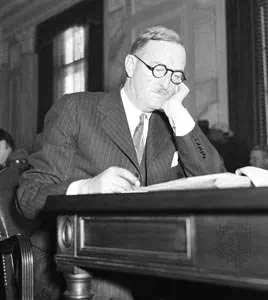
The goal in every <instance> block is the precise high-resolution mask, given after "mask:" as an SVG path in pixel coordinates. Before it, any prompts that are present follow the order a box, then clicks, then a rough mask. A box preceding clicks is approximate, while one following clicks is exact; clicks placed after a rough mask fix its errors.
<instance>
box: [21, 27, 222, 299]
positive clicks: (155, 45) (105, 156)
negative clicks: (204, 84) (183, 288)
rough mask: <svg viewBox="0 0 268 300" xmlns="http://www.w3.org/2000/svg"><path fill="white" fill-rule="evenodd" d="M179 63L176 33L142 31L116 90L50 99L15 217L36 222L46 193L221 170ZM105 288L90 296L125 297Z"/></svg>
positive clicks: (124, 186)
mask: <svg viewBox="0 0 268 300" xmlns="http://www.w3.org/2000/svg"><path fill="white" fill-rule="evenodd" d="M185 64H186V52H185V48H184V46H183V44H182V42H181V39H180V37H179V36H178V34H177V33H175V32H174V31H173V30H170V29H167V28H165V27H162V26H156V27H152V28H148V29H147V30H145V31H144V32H143V33H141V34H140V35H139V36H138V38H137V40H136V41H135V42H134V44H133V46H132V48H131V51H130V53H129V54H128V55H127V56H126V58H125V72H126V80H125V82H124V85H123V87H122V89H120V90H119V91H115V92H111V93H104V92H98V93H90V92H84V93H77V94H72V95H65V96H64V97H63V98H62V99H61V100H60V101H59V102H57V103H56V104H55V105H54V107H52V109H51V110H50V112H49V113H48V115H47V118H46V127H45V130H44V133H43V145H42V148H41V150H40V151H38V152H37V153H35V154H33V155H32V156H31V157H30V158H29V162H30V164H31V165H32V169H31V170H29V171H27V172H25V173H24V174H23V176H22V177H21V181H20V188H19V190H18V199H17V204H18V207H19V209H20V210H21V212H22V213H23V214H24V215H25V216H26V217H27V218H32V219H37V217H38V215H39V214H40V212H41V211H42V208H43V206H44V204H45V202H46V198H47V196H48V195H50V194H67V195H75V194H91V193H118V192H119V193H120V192H127V191H131V190H133V189H135V188H136V187H138V186H140V185H150V184H155V183H160V182H164V181H169V180H173V179H176V178H180V177H185V176H196V175H203V174H208V173H217V172H222V171H224V166H223V165H222V161H221V159H220V157H219V155H218V153H217V151H216V150H215V148H214V147H213V146H212V144H211V143H210V142H209V141H208V139H207V138H206V137H205V135H204V134H203V133H202V131H201V130H200V128H199V127H198V125H197V124H196V123H195V121H194V120H193V118H192V117H191V115H190V114H189V112H188V111H187V110H186V108H185V107H184V106H183V104H182V102H183V99H184V98H185V97H186V95H187V94H188V92H189V89H188V88H187V86H186V85H185V84H184V81H185V74H184V68H185ZM140 115H142V117H140ZM137 128H138V129H137ZM34 236H35V234H34ZM44 240H45V239H44ZM34 243H35V241H33V244H34ZM44 244H49V243H46V242H44V243H43V245H42V247H43V246H44ZM38 247H39V248H42V247H41V246H40V245H39V246H38ZM44 247H45V246H44ZM39 259H40V258H39ZM39 279H40V276H39ZM37 284H38V283H37ZM105 284H107V285H109V284H110V285H112V283H109V284H108V283H105V282H102V284H100V282H99V284H98V285H96V286H97V287H96V289H95V291H96V298H94V299H103V300H105V299H112V298H113V297H114V298H116V299H131V295H130V294H129V293H128V292H127V291H123V292H122V293H121V294H120V292H118V289H117V288H115V289H114V290H116V292H107V290H109V291H111V290H113V289H110V288H107V289H106V288H105ZM100 286H103V289H101V288H100ZM101 290H102V291H106V292H105V293H106V294H105V295H104V294H101V293H102V292H101ZM44 294H45V292H44V291H43V294H42V297H43V298H42V299H44ZM100 294H101V296H100ZM98 297H99V298H98ZM40 299H41V298H40ZM51 299H52V298H51Z"/></svg>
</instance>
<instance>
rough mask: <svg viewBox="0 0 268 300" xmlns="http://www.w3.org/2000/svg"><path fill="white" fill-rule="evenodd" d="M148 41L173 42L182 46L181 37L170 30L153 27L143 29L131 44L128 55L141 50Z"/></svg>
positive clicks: (162, 27)
mask: <svg viewBox="0 0 268 300" xmlns="http://www.w3.org/2000/svg"><path fill="white" fill-rule="evenodd" d="M149 41H165V42H174V43H177V44H179V45H181V46H183V43H182V40H181V37H180V36H179V35H178V34H177V32H175V31H174V30H172V29H169V28H166V27H164V26H160V25H158V26H153V27H150V28H147V29H145V30H144V31H142V32H141V33H139V35H138V36H137V39H136V40H135V42H134V43H133V45H132V47H131V50H130V53H131V54H134V53H136V52H137V51H139V50H140V49H142V48H143V47H144V46H145V45H146V44H147V43H148V42H149Z"/></svg>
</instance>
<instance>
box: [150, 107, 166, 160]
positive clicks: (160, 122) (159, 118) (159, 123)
mask: <svg viewBox="0 0 268 300" xmlns="http://www.w3.org/2000/svg"><path fill="white" fill-rule="evenodd" d="M171 130H172V129H171ZM171 130H170V126H169V122H168V119H167V117H166V116H165V114H164V113H163V112H160V111H154V112H153V113H152V115H151V118H150V122H149V130H148V136H147V142H146V148H147V149H146V157H147V159H148V160H150V161H153V160H154V159H155V158H156V157H157V156H158V155H159V154H160V153H161V152H162V151H164V150H166V149H167V145H168V142H169V141H170V140H171V132H172V131H171ZM148 160H147V164H148V163H150V162H149V161H148Z"/></svg>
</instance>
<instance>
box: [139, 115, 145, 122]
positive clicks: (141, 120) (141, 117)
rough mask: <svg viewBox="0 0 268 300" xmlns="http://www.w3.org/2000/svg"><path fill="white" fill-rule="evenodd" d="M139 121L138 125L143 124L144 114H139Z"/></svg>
mask: <svg viewBox="0 0 268 300" xmlns="http://www.w3.org/2000/svg"><path fill="white" fill-rule="evenodd" d="M139 119H140V121H139V124H143V123H144V120H145V113H141V114H140V118H139Z"/></svg>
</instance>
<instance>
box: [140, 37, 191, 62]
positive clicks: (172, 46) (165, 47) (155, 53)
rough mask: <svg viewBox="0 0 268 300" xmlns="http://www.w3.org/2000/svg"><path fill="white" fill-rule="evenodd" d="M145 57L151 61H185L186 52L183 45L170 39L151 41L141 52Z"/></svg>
mask: <svg viewBox="0 0 268 300" xmlns="http://www.w3.org/2000/svg"><path fill="white" fill-rule="evenodd" d="M140 53H141V54H142V55H144V57H146V58H147V59H150V60H151V61H160V62H163V63H165V61H167V62H174V63H178V64H181V63H185V60H186V53H185V49H184V47H183V46H182V45H180V44H178V43H175V42H169V41H149V42H148V43H147V44H146V45H145V46H144V47H143V49H141V52H140Z"/></svg>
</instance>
